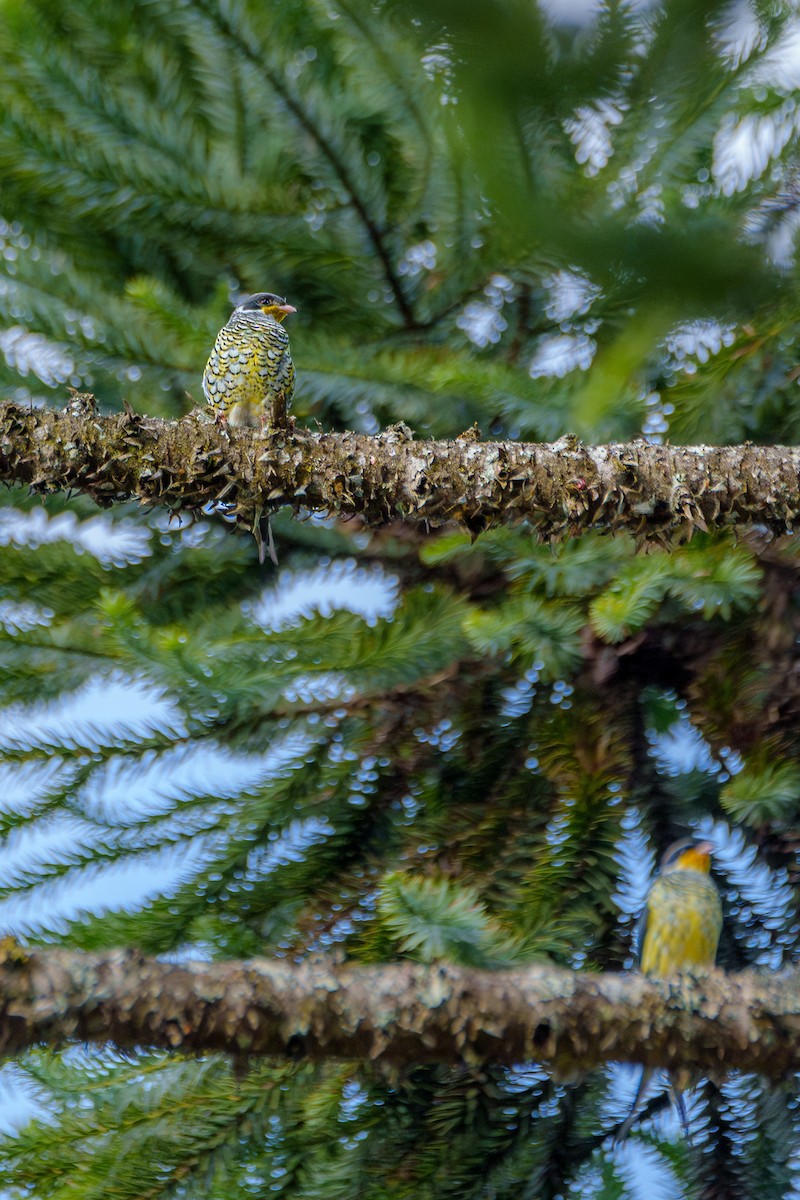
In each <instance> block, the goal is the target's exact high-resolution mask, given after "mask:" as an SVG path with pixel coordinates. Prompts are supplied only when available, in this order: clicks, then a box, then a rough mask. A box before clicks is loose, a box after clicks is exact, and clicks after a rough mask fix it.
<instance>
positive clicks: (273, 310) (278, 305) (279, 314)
mask: <svg viewBox="0 0 800 1200" xmlns="http://www.w3.org/2000/svg"><path fill="white" fill-rule="evenodd" d="M239 308H240V309H243V310H244V311H248V312H252V311H256V312H263V313H265V314H266V315H267V316H268V317H273V318H274V320H276V321H282V320H283V319H284V317H288V316H289V314H290V313H294V312H297V309H296V308H294V307H293V305H291V304H287V303H286V301H285V300H284V298H283V296H276V295H275V293H274V292H256V294H255V296H248V297H247V299H246V300H243V301H242V303H241V304H240V305H239Z"/></svg>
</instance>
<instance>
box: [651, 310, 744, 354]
mask: <svg viewBox="0 0 800 1200" xmlns="http://www.w3.org/2000/svg"><path fill="white" fill-rule="evenodd" d="M735 340H736V326H735V325H730V324H728V325H723V324H721V323H720V322H719V321H714V320H698V321H685V322H683V323H682V324H680V325H676V326H675V328H674V329H673V330H672V331H671V332H670V333H669V334H668V335H667V337H666V338H665V341H664V344H665V346H666V348H667V350H668V352H669V353H670V355H671V356H672V357H673V358H674V359H675V361H676V363H685V362H686V360H687V359H689V358H691V359H696V360H697V362H702V363H704V362H707V361H708V359H709V358H711V357H713V355H715V354H719V352H720V350H721V349H722V347H723V346H732V345H733V343H734V341H735Z"/></svg>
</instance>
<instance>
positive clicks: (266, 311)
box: [203, 292, 297, 429]
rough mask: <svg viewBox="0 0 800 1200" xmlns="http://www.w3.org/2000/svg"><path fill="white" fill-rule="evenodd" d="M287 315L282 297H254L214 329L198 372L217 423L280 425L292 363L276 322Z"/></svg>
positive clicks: (286, 338) (290, 385) (291, 381)
mask: <svg viewBox="0 0 800 1200" xmlns="http://www.w3.org/2000/svg"><path fill="white" fill-rule="evenodd" d="M293 312H297V309H296V308H293V307H292V305H291V304H287V303H286V301H285V300H284V299H283V297H282V296H276V295H274V294H273V293H272V292H257V293H256V294H255V295H254V296H248V298H247V299H246V300H243V301H242V303H241V304H239V305H238V307H237V308H235V309H234V310H233V314H232V315H231V319H230V320H229V321H228V324H227V325H224V326H223V327H222V329H220V331H219V333H218V334H217V340H216V342H215V343H214V349H213V350H212V351H211V354H210V356H209V359H208V362H207V363H206V369H205V371H204V372H203V392H204V393H205V397H206V401H207V403H208V404H210V405H211V407H212V408H213V409H214V412H215V415H216V417H217V419H218V421H219V422H220V424H222V425H254V426H261V428H262V429H263V428H265V427H268V428H271V429H279V428H281V427H283V426H285V425H286V410H287V407H288V404H289V401H290V400H291V398H292V392H293V391H294V363H293V362H292V356H291V354H290V353H289V335H288V334H287V332H286V330H285V329H284V328H283V327H282V325H281V322H282V321H283V320H284V318H285V317H288V316H289V314H290V313H293Z"/></svg>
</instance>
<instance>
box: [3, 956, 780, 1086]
mask: <svg viewBox="0 0 800 1200" xmlns="http://www.w3.org/2000/svg"><path fill="white" fill-rule="evenodd" d="M75 1038H77V1039H80V1040H82V1041H91V1042H98V1043H105V1042H113V1043H114V1044H116V1045H117V1046H118V1047H120V1048H123V1049H124V1048H127V1049H131V1048H134V1047H137V1046H152V1047H166V1048H170V1049H177V1050H180V1051H182V1052H184V1053H207V1052H209V1051H223V1052H229V1053H232V1054H236V1055H239V1056H245V1057H246V1056H249V1055H273V1056H288V1057H291V1058H297V1057H303V1056H307V1057H309V1058H311V1059H315V1060H323V1059H360V1060H363V1061H373V1062H378V1063H384V1064H387V1065H390V1066H392V1067H398V1066H407V1065H409V1064H412V1063H419V1062H433V1061H435V1062H441V1063H449V1064H461V1063H489V1062H491V1063H499V1064H507V1065H510V1064H514V1063H519V1062H525V1061H528V1060H531V1059H536V1060H539V1061H542V1062H546V1063H549V1064H551V1065H552V1066H553V1067H554V1068H556V1069H557V1070H559V1071H562V1072H569V1071H574V1070H585V1069H589V1068H591V1067H596V1066H598V1065H600V1064H601V1063H604V1062H607V1061H610V1060H615V1059H622V1060H627V1061H631V1062H639V1063H645V1064H646V1065H648V1066H651V1067H664V1068H675V1067H679V1066H681V1065H684V1066H685V1065H687V1064H690V1065H691V1066H692V1067H697V1068H704V1069H708V1070H711V1071H714V1070H716V1071H727V1070H731V1069H734V1068H737V1069H739V1070H743V1071H758V1072H759V1073H761V1074H763V1075H767V1076H770V1077H772V1078H779V1077H781V1076H782V1075H784V1074H785V1073H786V1072H788V1071H794V1070H797V1069H798V1068H800V974H798V973H797V972H794V973H784V974H780V975H755V974H752V973H747V974H741V975H727V976H726V975H724V974H723V973H722V972H719V971H711V972H709V973H708V974H705V975H703V976H700V977H698V978H690V977H688V976H678V977H676V978H674V979H671V980H667V981H654V980H649V979H645V978H644V977H642V976H640V975H636V974H631V975H614V974H605V975H591V974H581V973H577V972H571V971H565V970H560V969H556V968H552V967H547V966H536V967H527V968H525V969H520V970H516V971H506V972H497V973H491V972H485V971H473V970H467V969H462V968H459V967H452V966H432V967H426V966H419V965H417V964H413V963H401V964H396V965H390V966H381V967H359V966H334V965H332V964H329V963H326V962H324V961H321V960H319V961H312V962H305V963H302V964H299V965H297V964H292V963H289V962H286V961H282V960H267V959H254V960H252V961H249V962H225V963H206V962H188V963H181V964H175V963H169V962H162V961H160V960H158V959H152V958H146V957H144V956H143V955H141V954H139V953H137V952H136V951H130V950H117V951H111V952H109V953H106V954H88V953H81V952H78V951H72V950H64V949H53V950H42V951H36V952H33V953H30V954H28V953H27V952H25V951H22V950H20V949H19V948H18V947H16V946H15V945H14V944H13V943H10V942H9V941H6V943H5V944H4V945H3V946H2V948H0V1052H2V1053H3V1054H13V1053H16V1052H18V1051H20V1050H23V1049H25V1048H27V1047H30V1046H32V1045H36V1044H40V1043H47V1044H50V1045H59V1044H62V1043H64V1042H65V1041H67V1040H69V1039H75Z"/></svg>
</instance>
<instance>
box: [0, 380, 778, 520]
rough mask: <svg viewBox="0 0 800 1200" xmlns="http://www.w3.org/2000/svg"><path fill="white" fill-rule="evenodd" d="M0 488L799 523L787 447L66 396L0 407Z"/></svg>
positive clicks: (237, 508) (545, 516)
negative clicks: (546, 438) (232, 419)
mask: <svg viewBox="0 0 800 1200" xmlns="http://www.w3.org/2000/svg"><path fill="white" fill-rule="evenodd" d="M0 479H2V480H4V481H5V482H6V483H9V484H11V483H21V484H27V485H29V486H30V487H31V488H32V489H33V490H35V491H40V492H43V493H47V492H55V491H66V490H69V489H72V490H76V491H80V492H82V493H84V494H86V495H88V496H91V497H92V498H93V499H94V500H96V501H97V502H98V503H99V504H100V505H103V506H108V505H110V504H112V503H113V502H114V501H117V500H132V499H138V500H140V501H141V502H142V503H143V504H148V505H163V506H164V507H166V508H169V509H172V510H175V511H190V512H191V511H199V510H201V509H202V508H203V507H204V506H205V505H207V504H209V503H211V502H213V501H224V502H225V503H226V504H227V505H229V506H230V507H231V510H232V511H234V512H235V513H236V515H237V518H238V520H239V522H240V523H241V524H242V525H244V526H246V527H248V528H252V526H253V523H254V521H256V520H257V518H258V516H259V514H260V513H261V512H262V511H265V510H268V509H272V508H278V507H280V506H281V505H290V506H291V507H293V508H294V509H295V510H300V509H305V510H309V509H310V510H313V511H318V512H329V513H338V514H340V515H341V516H345V517H346V516H356V515H357V516H359V517H360V518H361V519H362V520H363V521H364V522H365V523H366V524H368V525H381V524H385V523H386V522H388V521H393V520H397V519H402V520H405V521H411V522H416V523H418V524H423V525H424V526H425V527H426V528H427V527H431V526H437V525H442V524H445V523H446V522H449V521H454V522H458V523H460V524H461V525H462V526H464V527H465V528H467V529H469V530H470V531H471V532H473V533H478V532H480V531H481V530H484V529H488V528H491V527H493V526H497V525H501V524H504V523H508V522H514V521H520V520H523V519H525V520H527V521H529V522H530V523H531V525H533V526H534V527H535V528H536V530H537V532H538V533H539V535H540V537H541V538H542V540H544V541H556V540H559V539H561V538H563V537H565V536H576V535H579V534H581V533H583V532H585V531H587V530H589V529H607V530H627V531H629V532H631V533H633V534H635V535H646V536H648V537H649V538H658V539H660V540H663V541H669V540H670V539H674V538H685V537H687V536H689V535H690V534H691V532H692V530H694V529H701V530H706V529H712V528H721V527H739V528H749V527H751V526H753V525H758V526H762V527H765V528H767V529H768V530H769V531H771V532H772V533H774V534H783V533H786V532H787V531H789V530H791V529H792V528H793V527H794V525H795V523H796V521H797V519H798V514H799V513H800V449H797V448H792V447H786V446H751V445H744V446H654V445H650V444H648V443H647V442H644V441H642V442H632V443H628V444H612V445H606V446H585V445H583V444H582V443H581V442H579V441H578V440H577V439H576V438H573V437H565V438H562V439H561V440H560V441H559V442H556V443H555V444H553V445H540V444H529V443H521V442H481V441H479V440H477V436H476V435H473V434H472V432H470V433H468V434H465V435H463V436H461V437H459V438H456V439H455V440H454V441H416V440H415V439H414V437H413V435H412V433H411V431H410V430H408V429H407V428H406V427H405V426H394V427H392V428H390V429H388V430H386V431H385V432H383V433H380V434H378V435H377V436H374V437H369V436H367V435H364V434H355V433H316V432H312V431H309V430H306V429H299V428H287V429H286V430H279V431H272V432H269V433H267V434H261V433H259V431H253V430H249V429H235V430H231V431H229V432H227V431H224V430H222V429H219V428H217V427H216V426H215V425H214V424H213V423H211V422H209V421H207V420H205V419H203V418H202V417H200V416H198V415H196V414H190V415H189V416H188V417H184V418H183V419H182V420H180V421H163V420H159V419H156V418H152V417H141V416H138V415H136V414H133V413H130V412H128V413H120V414H116V415H113V416H100V415H99V414H98V413H97V412H96V409H95V405H94V400H93V397H91V396H82V395H76V396H75V397H74V398H73V400H72V401H71V403H70V404H69V405H67V407H66V408H65V409H64V410H62V411H53V410H51V409H47V408H26V407H23V406H20V405H19V404H14V403H12V402H10V401H6V402H5V403H0Z"/></svg>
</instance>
